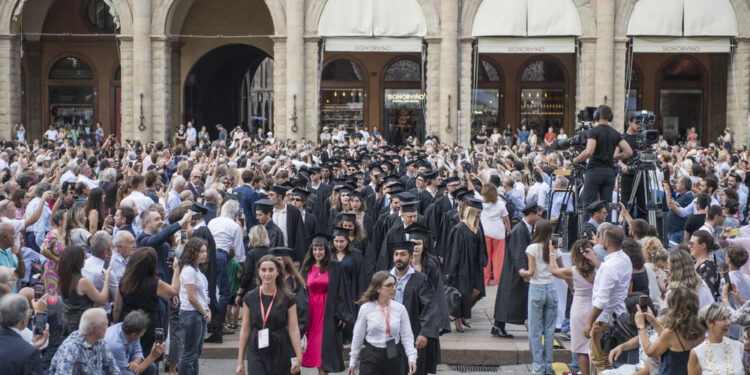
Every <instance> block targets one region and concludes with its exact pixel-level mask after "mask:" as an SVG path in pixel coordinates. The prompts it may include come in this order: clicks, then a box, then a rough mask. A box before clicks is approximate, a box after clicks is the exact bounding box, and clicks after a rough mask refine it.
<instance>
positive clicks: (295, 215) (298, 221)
mask: <svg viewBox="0 0 750 375" xmlns="http://www.w3.org/2000/svg"><path fill="white" fill-rule="evenodd" d="M287 190H289V187H288V186H282V185H274V186H272V187H271V191H269V192H268V197H269V198H270V199H273V200H275V201H276V205H275V206H274V211H273V212H272V213H271V214H272V216H273V214H274V213H275V212H277V211H284V212H285V216H286V220H285V221H284V220H283V219H282V221H283V222H279V221H278V219H277V220H274V223H275V224H276V225H277V226H278V227H279V228H281V226H285V229H286V232H284V231H282V233H286V241H285V242H284V244H282V246H287V247H290V248H292V249H294V261H295V262H302V259H303V258H304V256H305V252H306V251H307V249H306V248H305V236H304V230H305V229H304V224H303V223H302V214H301V213H300V212H299V210H298V209H297V207H295V206H293V205H291V204H288V203H286V202H285V201H284V198H285V196H286V192H287ZM256 205H257V202H256ZM269 236H270V233H269Z"/></svg>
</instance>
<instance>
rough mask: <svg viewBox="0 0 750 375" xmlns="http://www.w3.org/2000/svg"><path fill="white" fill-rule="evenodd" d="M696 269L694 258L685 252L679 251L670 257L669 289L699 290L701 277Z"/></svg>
mask: <svg viewBox="0 0 750 375" xmlns="http://www.w3.org/2000/svg"><path fill="white" fill-rule="evenodd" d="M694 267H695V264H693V258H692V257H691V256H690V254H688V252H687V251H685V250H681V249H678V250H676V251H675V252H674V253H672V254H671V255H669V289H675V288H687V289H690V290H692V291H696V290H698V286H699V285H700V284H701V277H700V275H698V273H697V272H695V268H694ZM670 306H671V305H670Z"/></svg>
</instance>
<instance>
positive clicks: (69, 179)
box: [60, 170, 78, 186]
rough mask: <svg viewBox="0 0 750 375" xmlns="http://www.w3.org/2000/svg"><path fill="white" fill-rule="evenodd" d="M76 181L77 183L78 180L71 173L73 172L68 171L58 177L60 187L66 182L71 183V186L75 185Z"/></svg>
mask: <svg viewBox="0 0 750 375" xmlns="http://www.w3.org/2000/svg"><path fill="white" fill-rule="evenodd" d="M76 181H78V179H77V177H76V174H75V173H73V171H70V170H69V171H67V172H65V173H63V175H62V177H60V186H62V184H64V183H66V182H68V183H71V184H75V183H76Z"/></svg>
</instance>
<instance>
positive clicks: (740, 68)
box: [727, 38, 750, 146]
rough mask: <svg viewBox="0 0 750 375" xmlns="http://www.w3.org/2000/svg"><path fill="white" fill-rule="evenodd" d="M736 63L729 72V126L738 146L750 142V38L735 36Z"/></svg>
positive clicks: (730, 67) (733, 141)
mask: <svg viewBox="0 0 750 375" xmlns="http://www.w3.org/2000/svg"><path fill="white" fill-rule="evenodd" d="M734 41H735V44H736V46H737V47H735V48H736V49H735V53H734V63H733V64H730V65H729V69H730V71H729V72H727V73H728V74H727V82H728V84H727V128H728V129H729V131H730V132H731V133H732V143H733V144H734V145H736V146H740V145H747V144H750V139H749V138H748V127H749V126H750V119H749V118H748V114H749V112H748V108H750V38H735V40H734Z"/></svg>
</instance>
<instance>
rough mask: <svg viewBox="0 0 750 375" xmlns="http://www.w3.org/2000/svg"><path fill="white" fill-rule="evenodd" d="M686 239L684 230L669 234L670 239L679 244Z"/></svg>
mask: <svg viewBox="0 0 750 375" xmlns="http://www.w3.org/2000/svg"><path fill="white" fill-rule="evenodd" d="M684 239H685V232H684V231H679V232H674V233H670V234H669V241H671V242H674V243H676V244H678V245H679V244H681V243H682V241H683V240H684ZM668 245H669V244H667V247H669V246H668Z"/></svg>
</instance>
